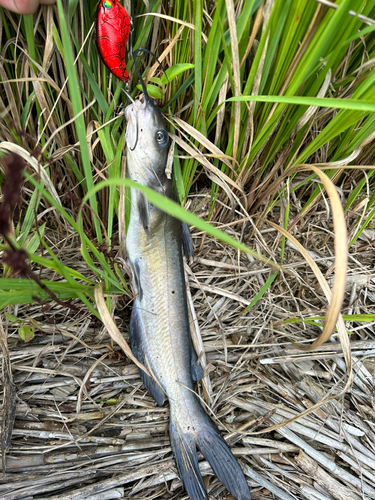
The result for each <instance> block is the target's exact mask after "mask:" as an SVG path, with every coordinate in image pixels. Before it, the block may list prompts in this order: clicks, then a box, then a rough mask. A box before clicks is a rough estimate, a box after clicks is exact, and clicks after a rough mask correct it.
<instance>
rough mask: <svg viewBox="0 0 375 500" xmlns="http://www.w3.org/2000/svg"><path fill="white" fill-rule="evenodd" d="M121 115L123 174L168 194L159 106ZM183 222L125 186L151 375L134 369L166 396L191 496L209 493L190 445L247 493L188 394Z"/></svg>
mask: <svg viewBox="0 0 375 500" xmlns="http://www.w3.org/2000/svg"><path fill="white" fill-rule="evenodd" d="M125 118H126V120H127V122H128V125H127V130H126V140H127V171H128V176H129V177H130V178H131V179H132V180H134V181H136V182H138V183H141V184H143V185H146V186H149V187H152V188H153V189H154V190H156V191H158V192H159V193H161V194H163V195H164V196H167V197H171V198H173V188H172V183H171V181H170V180H169V179H167V177H166V175H165V168H166V163H167V155H168V134H167V132H166V130H165V125H164V122H163V119H162V115H161V112H160V109H159V108H158V106H157V105H156V104H155V103H154V102H152V101H151V100H149V99H145V100H144V101H143V102H142V101H135V102H134V103H133V104H131V105H129V106H128V107H127V108H126V110H125ZM189 238H190V234H189V233H188V228H187V226H186V225H182V224H181V222H180V221H178V220H176V219H174V218H173V217H171V216H170V215H168V214H166V213H165V212H163V211H161V210H159V209H158V208H156V207H155V206H153V205H152V204H150V203H149V202H148V201H147V199H146V198H145V196H144V195H143V194H142V193H141V192H140V191H138V190H136V189H133V188H132V189H131V214H130V221H129V227H128V232H127V236H126V249H127V253H128V261H129V265H130V267H131V269H132V273H133V282H132V284H133V288H134V291H135V294H136V298H135V302H134V307H133V310H132V314H131V319H130V342H131V347H132V350H133V353H134V355H135V356H136V357H137V359H138V360H139V361H140V362H141V363H143V364H144V365H145V366H146V368H147V369H148V370H149V372H150V373H152V375H153V377H154V378H155V379H156V381H155V380H154V379H153V378H151V377H150V376H148V375H147V374H145V373H144V372H143V371H141V372H140V374H141V377H142V380H143V382H144V384H145V386H146V388H147V390H148V391H149V393H150V394H151V395H152V397H153V398H154V399H155V401H156V402H157V404H158V405H162V404H163V403H164V401H165V397H168V400H169V405H170V415H171V417H170V439H171V444H172V450H173V454H174V458H175V461H176V465H177V468H178V471H179V474H180V476H181V479H182V481H183V484H184V487H185V489H186V491H187V492H188V494H189V496H190V498H191V500H203V499H208V496H207V491H206V488H205V485H204V482H203V479H202V476H201V474H200V472H199V467H198V460H197V449H199V450H200V451H201V452H202V453H203V455H204V456H205V457H206V459H207V460H208V461H209V463H210V465H211V467H212V469H213V471H214V472H215V474H216V476H217V477H218V478H219V479H220V481H221V482H222V483H223V484H224V486H225V487H226V488H227V489H228V491H229V492H230V493H231V494H232V495H233V496H234V497H235V498H237V499H238V500H250V492H249V488H248V486H247V483H246V479H245V477H244V475H243V472H242V470H241V468H240V466H239V465H238V463H237V461H236V460H235V458H234V457H233V455H232V453H231V452H230V450H229V448H228V446H227V445H226V443H225V441H224V439H223V438H222V437H221V435H220V433H219V431H218V429H217V428H216V426H215V425H214V423H213V422H212V420H211V419H210V418H209V417H208V416H207V414H206V413H205V412H204V410H203V408H202V407H201V405H200V403H199V401H198V399H197V397H196V395H195V394H194V387H193V383H194V381H196V380H200V379H201V378H202V376H203V370H202V367H201V366H200V365H199V364H198V360H197V355H196V353H195V351H194V348H193V345H192V341H191V337H190V331H189V316H188V310H187V301H186V287H185V279H184V268H183V256H182V247H183V248H184V251H185V252H186V253H187V254H188V253H190V252H191V249H192V244H191V239H190V240H189Z"/></svg>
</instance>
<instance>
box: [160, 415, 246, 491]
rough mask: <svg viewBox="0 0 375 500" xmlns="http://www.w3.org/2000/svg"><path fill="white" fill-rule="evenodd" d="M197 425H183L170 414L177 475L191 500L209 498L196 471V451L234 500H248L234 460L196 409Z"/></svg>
mask: <svg viewBox="0 0 375 500" xmlns="http://www.w3.org/2000/svg"><path fill="white" fill-rule="evenodd" d="M199 410H200V411H199V413H200V415H199V416H200V417H202V418H198V419H197V420H196V421H197V423H198V424H199V425H196V424H193V426H191V427H186V424H185V425H184V426H183V427H184V431H183V430H182V428H181V426H179V424H178V422H176V421H175V419H174V418H173V412H171V420H170V439H171V444H172V451H173V455H174V458H175V461H176V464H177V468H178V472H179V474H180V477H181V480H182V482H183V484H184V487H185V490H186V492H187V493H188V495H189V497H190V499H191V500H206V499H208V495H207V490H206V487H205V485H204V482H203V478H202V475H201V473H200V471H199V466H198V459H197V449H198V450H199V451H201V453H202V454H203V456H204V457H205V458H206V459H207V461H208V462H209V464H210V465H211V467H212V470H213V471H214V473H215V475H216V477H217V478H218V479H219V480H220V481H221V483H222V484H223V485H224V486H225V488H226V489H227V490H228V491H229V493H230V494H231V495H232V496H233V497H234V498H236V499H237V500H251V496H250V490H249V487H248V485H247V482H246V479H245V476H244V473H243V472H242V469H241V467H240V466H239V464H238V462H237V460H236V459H235V458H234V456H233V454H232V452H231V451H230V449H229V447H228V445H227V444H226V442H225V441H224V439H223V438H222V436H221V434H220V432H219V430H218V429H217V428H216V426H215V424H214V423H213V422H212V420H211V419H210V418H209V417H208V416H207V415H206V413H204V411H203V409H202V408H201V407H200V406H199Z"/></svg>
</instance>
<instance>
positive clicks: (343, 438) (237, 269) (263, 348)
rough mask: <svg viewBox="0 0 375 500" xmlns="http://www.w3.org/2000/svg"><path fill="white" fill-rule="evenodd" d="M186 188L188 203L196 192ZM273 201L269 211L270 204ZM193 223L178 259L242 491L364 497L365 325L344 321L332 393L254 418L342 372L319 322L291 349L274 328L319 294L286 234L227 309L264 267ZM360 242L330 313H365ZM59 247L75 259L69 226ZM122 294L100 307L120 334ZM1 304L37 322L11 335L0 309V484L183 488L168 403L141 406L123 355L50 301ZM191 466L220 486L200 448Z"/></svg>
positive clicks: (370, 466) (308, 221)
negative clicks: (312, 346) (268, 288)
mask: <svg viewBox="0 0 375 500" xmlns="http://www.w3.org/2000/svg"><path fill="white" fill-rule="evenodd" d="M202 194H203V193H202ZM191 200H192V204H193V205H194V204H195V203H197V200H199V201H201V197H199V198H196V197H194V196H192V198H191ZM294 209H295V210H296V213H297V207H294ZM322 209H323V205H317V206H316V209H315V211H312V212H310V214H309V216H308V217H306V218H305V219H304V222H303V225H301V227H300V228H299V231H300V232H299V235H300V237H301V238H302V240H303V242H304V245H305V247H306V248H310V249H311V250H313V251H314V252H315V253H316V254H317V255H319V259H317V262H318V265H319V266H320V267H321V269H322V271H323V272H325V273H326V274H328V275H329V274H330V268H331V264H332V252H333V250H332V238H327V232H328V234H329V232H330V231H331V222H330V221H329V220H327V219H326V217H323V214H322ZM200 210H201V213H202V214H203V213H204V210H205V206H204V204H203V205H201V208H200ZM273 214H274V216H275V218H276V220H277V218H278V214H277V210H274V212H273ZM246 231H248V227H247V226H246V224H244V223H243V222H241V221H239V222H238V224H237V225H233V226H232V228H231V229H230V232H231V233H232V235H234V236H236V237H238V238H241V234H242V233H244V232H245V233H246ZM193 238H194V242H195V247H196V259H195V261H194V262H193V263H192V264H191V265H187V272H188V275H189V285H190V289H191V292H192V299H193V303H194V308H195V311H196V314H197V317H198V323H199V328H200V334H201V336H202V339H203V344H204V349H205V353H206V360H207V366H206V373H207V374H208V375H209V379H210V384H211V388H212V393H211V400H210V403H209V407H210V410H211V411H212V412H213V414H214V415H215V420H216V422H217V423H218V424H219V427H220V428H221V430H222V431H223V432H224V434H225V435H227V437H228V442H229V443H230V444H231V446H232V450H233V452H234V454H235V455H236V456H237V457H238V458H240V459H241V463H242V465H243V467H244V470H245V473H246V475H247V478H248V480H249V485H250V487H251V490H252V495H253V498H254V499H267V498H273V495H275V496H276V497H278V498H285V499H292V498H293V499H296V498H298V499H304V498H307V499H312V498H313V499H315V498H318V499H329V498H332V496H333V498H340V499H341V498H342V499H344V498H345V499H346V498H347V499H356V498H358V499H359V498H375V476H374V474H373V470H374V468H375V428H374V424H373V418H374V411H375V409H374V406H373V389H374V370H375V338H374V333H373V332H374V328H373V326H372V325H371V324H370V325H369V326H366V325H364V324H363V323H361V324H356V323H355V322H352V323H351V324H350V326H349V325H348V327H349V330H350V331H352V332H353V334H352V335H351V346H352V354H353V370H354V374H355V377H354V385H353V387H352V388H351V389H350V390H349V391H347V393H346V394H345V396H344V397H341V398H339V399H338V400H335V401H334V402H330V403H327V404H325V405H324V406H323V407H322V408H320V409H319V410H316V411H314V412H313V413H311V414H310V415H308V416H306V417H304V418H300V419H299V420H298V421H296V422H294V423H292V424H290V425H288V426H287V427H284V426H282V427H280V428H279V429H276V430H270V431H267V428H269V427H271V426H274V425H275V424H278V423H280V422H282V421H283V420H285V419H289V418H292V417H294V416H296V415H298V414H299V413H301V412H302V411H304V410H305V409H307V408H309V407H311V406H312V405H313V404H315V403H317V402H319V401H321V400H322V399H324V398H326V397H327V396H332V395H335V394H338V393H340V392H341V390H342V388H343V386H344V385H345V382H346V377H347V373H346V366H345V363H344V361H343V354H342V349H341V346H340V344H339V343H338V342H337V339H336V338H335V336H333V338H332V339H331V342H330V343H329V344H326V345H324V346H321V347H320V348H319V349H318V350H317V351H314V352H312V353H300V352H298V351H296V350H295V349H294V348H293V346H292V345H291V344H290V339H293V340H294V341H296V342H298V343H300V342H304V341H306V338H307V337H308V336H310V337H312V338H313V337H315V336H316V335H317V333H319V331H318V329H317V328H316V327H312V326H310V325H304V326H301V324H299V323H298V324H289V325H283V324H282V321H283V319H285V318H290V317H291V316H296V317H298V316H299V315H301V316H306V315H307V314H309V315H316V316H318V315H320V313H321V311H322V310H325V308H326V306H327V304H326V299H325V297H324V295H323V294H322V292H320V290H319V288H318V287H317V286H316V280H315V277H314V275H313V274H312V273H311V271H310V270H309V268H308V267H307V266H306V262H305V261H304V260H303V259H302V258H301V256H300V254H299V253H298V252H296V251H295V250H294V249H292V248H290V247H288V248H287V250H286V254H285V261H284V264H285V268H286V269H290V270H293V274H292V275H284V276H280V278H278V282H277V284H276V286H275V287H274V288H273V291H272V293H266V294H265V295H264V296H263V298H262V300H261V301H260V302H258V303H257V304H256V306H255V307H253V308H252V309H251V310H249V311H247V312H246V313H245V314H241V313H242V312H243V310H244V305H245V304H247V303H249V302H250V301H251V300H252V298H253V297H254V295H255V294H256V293H257V291H258V290H259V288H260V287H261V286H262V284H263V283H264V282H265V280H266V279H267V278H268V276H269V273H270V270H269V269H267V268H266V267H265V266H264V265H263V264H259V263H256V262H249V260H248V258H246V256H243V255H239V254H238V253H237V252H236V251H235V250H233V249H230V248H228V247H225V246H223V245H221V244H220V243H218V242H217V241H214V240H212V239H210V238H208V237H205V238H203V237H202V234H200V233H198V232H195V233H193ZM51 239H53V235H51ZM56 243H58V242H56ZM278 244H279V242H278V241H277V239H276V238H275V232H274V231H270V230H269V229H265V230H262V229H261V230H260V231H259V232H257V233H256V236H255V247H257V248H258V251H260V253H263V252H264V249H265V248H267V249H268V250H270V249H272V247H273V246H276V245H278ZM363 246H364V242H363V241H359V242H358V245H357V246H356V247H353V248H352V251H351V258H350V260H349V262H350V271H349V280H348V288H347V293H346V298H345V309H344V313H346V312H350V311H352V312H353V313H357V314H358V313H372V314H373V313H374V308H373V294H374V293H375V290H374V288H375V287H374V276H375V273H374V272H373V267H372V262H371V260H372V258H373V257H372V255H371V252H372V250H371V249H368V248H367V249H364V250H362V251H361V247H363ZM61 258H62V260H63V263H65V264H66V265H70V264H71V263H72V261H73V260H75V261H76V260H80V255H79V253H78V252H77V246H76V245H75V242H74V241H70V242H69V243H67V245H66V246H65V248H64V252H63V254H62V255H61ZM64 259H65V262H64ZM129 310H130V308H129V307H128V304H126V305H124V304H122V303H121V302H118V303H117V307H116V313H115V319H116V322H117V324H118V326H119V327H120V328H121V330H122V331H123V332H124V334H125V336H127V330H128V318H129ZM16 314H17V316H18V318H20V319H21V318H22V320H23V321H24V322H25V324H37V325H38V331H37V333H36V337H35V338H34V340H33V341H32V342H31V343H29V344H26V343H24V342H23V341H21V340H20V339H19V337H18V333H17V329H16V328H14V327H12V325H11V324H9V323H7V322H6V321H5V320H4V317H3V326H2V327H3V328H4V331H5V334H6V335H7V337H8V345H9V356H10V360H11V365H12V372H13V380H14V383H15V385H16V388H17V402H16V410H15V411H16V420H15V424H14V430H13V435H12V441H11V446H10V449H9V453H8V455H7V458H6V464H7V472H6V474H5V475H4V476H3V477H2V478H1V480H0V482H1V484H0V492H1V498H2V499H4V500H10V499H14V500H16V499H17V500H21V499H24V498H25V499H26V498H28V499H29V498H30V499H33V500H34V499H35V500H36V499H42V498H48V499H56V500H57V499H59V500H63V499H64V500H68V499H69V500H73V499H75V500H78V499H83V498H85V499H95V498H101V499H102V498H106V499H111V498H128V497H129V495H132V496H134V498H139V499H140V498H184V494H183V492H182V488H181V483H180V481H179V479H178V478H177V476H176V471H175V467H174V462H173V459H172V455H171V449H170V443H169V439H168V408H167V407H163V408H157V407H155V405H154V402H153V400H152V398H151V397H150V396H149V395H148V394H147V393H146V392H145V390H144V387H143V385H142V382H141V380H140V378H139V375H138V371H137V368H136V366H135V365H134V364H133V363H129V362H127V360H126V359H124V357H123V355H122V353H121V351H120V350H119V349H118V348H117V347H116V346H113V348H112V347H111V345H110V339H109V337H108V334H107V333H106V332H105V331H103V330H102V328H101V326H100V324H99V323H95V322H93V321H92V318H91V317H90V316H88V315H87V314H84V313H83V314H82V313H81V312H80V313H79V314H77V313H73V312H69V311H68V310H62V309H61V308H60V307H59V306H53V307H52V308H51V309H49V310H46V311H42V310H41V307H40V305H34V306H22V307H20V308H18V310H17V311H16ZM35 322H36V323H35ZM199 390H201V389H200V388H199ZM201 395H202V396H203V393H201ZM78 407H80V411H79V412H78V411H77V408H78ZM202 469H203V471H204V472H205V473H206V474H208V476H207V483H208V490H209V492H210V494H211V495H213V496H214V497H217V496H218V497H219V498H223V497H222V496H221V493H222V490H223V488H222V486H221V485H220V483H219V482H218V480H217V479H216V478H214V476H211V477H210V475H211V471H210V469H209V466H208V464H207V463H206V462H202ZM96 495H98V496H96ZM330 495H332V496H330ZM224 498H225V495H224Z"/></svg>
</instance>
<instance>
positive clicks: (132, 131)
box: [125, 96, 148, 151]
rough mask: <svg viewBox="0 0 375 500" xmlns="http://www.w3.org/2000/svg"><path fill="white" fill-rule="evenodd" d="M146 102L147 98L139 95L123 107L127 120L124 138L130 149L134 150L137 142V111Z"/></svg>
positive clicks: (144, 106) (142, 107)
mask: <svg viewBox="0 0 375 500" xmlns="http://www.w3.org/2000/svg"><path fill="white" fill-rule="evenodd" d="M147 104H148V101H147V98H145V97H144V96H141V97H140V98H139V99H137V100H136V101H134V102H132V103H131V104H129V106H127V107H126V108H125V120H126V122H127V127H126V132H125V138H126V142H127V144H128V146H129V149H130V150H131V151H134V149H135V147H136V145H137V142H138V126H139V123H138V122H139V120H138V116H139V112H141V111H144V110H145V109H146V106H147Z"/></svg>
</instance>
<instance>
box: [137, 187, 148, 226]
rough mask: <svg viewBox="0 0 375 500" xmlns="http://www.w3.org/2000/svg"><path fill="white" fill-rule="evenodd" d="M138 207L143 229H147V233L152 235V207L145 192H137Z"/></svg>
mask: <svg viewBox="0 0 375 500" xmlns="http://www.w3.org/2000/svg"><path fill="white" fill-rule="evenodd" d="M137 207H138V212H139V218H140V219H141V223H142V226H143V229H144V230H145V231H146V233H147V235H148V236H149V235H150V208H149V203H148V200H147V198H146V196H145V195H144V194H143V193H140V192H139V193H137Z"/></svg>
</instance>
